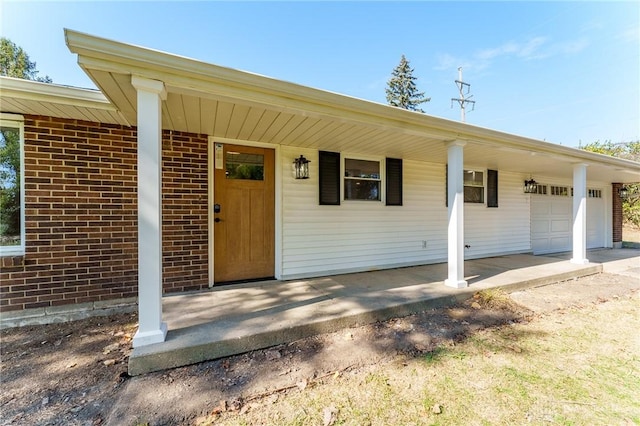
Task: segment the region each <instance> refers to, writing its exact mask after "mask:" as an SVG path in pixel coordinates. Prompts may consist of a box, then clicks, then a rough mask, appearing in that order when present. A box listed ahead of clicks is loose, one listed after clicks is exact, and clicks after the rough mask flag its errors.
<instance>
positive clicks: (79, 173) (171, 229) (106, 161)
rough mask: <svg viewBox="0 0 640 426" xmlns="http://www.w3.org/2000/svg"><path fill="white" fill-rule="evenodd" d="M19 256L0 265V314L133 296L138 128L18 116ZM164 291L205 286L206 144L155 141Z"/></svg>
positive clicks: (192, 139) (190, 139)
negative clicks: (21, 161)
mask: <svg viewBox="0 0 640 426" xmlns="http://www.w3.org/2000/svg"><path fill="white" fill-rule="evenodd" d="M24 128H25V141H24V151H25V170H24V177H25V194H24V196H25V216H26V221H25V232H26V238H25V243H26V251H25V255H24V256H10V257H4V258H2V259H1V270H0V308H1V309H2V311H15V310H23V309H31V308H47V307H52V306H60V305H67V304H78V303H88V302H96V301H105V300H114V299H126V298H131V297H136V296H137V294H138V290H137V277H138V264H137V262H138V259H137V258H138V255H137V238H138V233H137V172H136V165H137V157H136V129H135V128H131V127H124V126H119V125H109V124H99V123H92V122H84V121H78V120H65V119H58V118H51V117H43V116H26V117H25V123H24ZM163 139H164V140H163V253H164V254H163V268H164V280H163V283H162V284H163V291H164V292H179V291H185V290H198V289H202V288H206V287H207V285H208V279H207V276H208V240H207V235H208V234H207V220H208V211H207V137H206V136H201V135H191V134H184V133H177V132H171V133H169V132H164V133H163Z"/></svg>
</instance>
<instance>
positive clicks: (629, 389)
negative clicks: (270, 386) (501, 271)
mask: <svg viewBox="0 0 640 426" xmlns="http://www.w3.org/2000/svg"><path fill="white" fill-rule="evenodd" d="M638 330H640V295H639V294H638V293H633V294H631V295H627V296H624V297H619V298H615V299H613V300H611V301H608V302H605V303H600V304H590V305H588V306H584V307H581V308H569V309H564V310H559V311H555V312H552V313H550V314H546V315H543V316H541V317H537V318H535V319H533V320H532V321H530V322H528V323H518V324H512V325H507V326H502V327H499V328H494V329H488V330H483V331H480V332H478V333H476V334H474V335H473V336H472V337H470V338H469V339H467V340H465V341H463V342H461V343H458V344H453V343H451V344H450V345H445V346H442V347H440V348H439V349H437V350H435V351H433V352H430V353H428V354H427V355H426V356H423V357H419V358H411V359H405V358H401V357H398V358H397V359H396V360H395V361H393V362H390V363H386V364H376V365H371V366H369V367H368V368H367V369H365V370H364V371H363V370H359V371H353V372H350V371H346V372H338V373H336V374H334V375H329V376H327V377H325V378H322V379H320V380H318V381H315V382H314V383H312V384H309V385H308V386H304V385H303V386H300V389H295V390H294V391H291V392H289V393H287V394H273V395H271V396H270V397H266V398H264V399H263V400H259V401H255V402H254V403H252V404H250V405H248V406H247V409H245V410H243V411H244V412H241V413H238V412H235V413H229V412H227V413H222V414H220V415H212V416H209V417H204V418H200V419H199V421H200V424H201V425H207V424H216V425H262V424H264V425H324V426H328V425H358V426H360V425H460V424H465V425H514V424H532V425H543V424H544V425H548V424H555V425H634V424H635V425H640V399H639V397H638V395H640V334H639V332H638Z"/></svg>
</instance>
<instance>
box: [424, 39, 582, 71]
mask: <svg viewBox="0 0 640 426" xmlns="http://www.w3.org/2000/svg"><path fill="white" fill-rule="evenodd" d="M588 46H589V40H588V39H587V38H585V37H583V38H580V39H577V40H567V41H563V42H556V43H552V42H551V40H550V39H549V38H548V37H542V36H537V37H531V38H529V39H527V40H524V41H521V42H516V41H508V42H505V43H503V44H501V45H499V46H497V47H490V48H485V49H480V50H477V51H476V52H475V53H474V54H473V55H472V57H471V59H462V58H456V57H454V56H453V55H450V54H440V55H439V56H438V57H437V61H438V65H437V66H436V67H435V68H436V69H438V70H444V69H451V68H453V67H454V66H455V67H458V66H464V67H465V68H473V69H475V70H478V71H479V70H484V69H486V68H489V67H490V66H491V64H492V63H493V61H495V60H498V59H500V58H508V57H513V58H519V59H521V60H525V61H531V60H540V59H545V58H549V57H551V56H555V55H568V54H575V53H578V52H581V51H582V50H584V49H586V48H587V47H588ZM463 64H464V65H463Z"/></svg>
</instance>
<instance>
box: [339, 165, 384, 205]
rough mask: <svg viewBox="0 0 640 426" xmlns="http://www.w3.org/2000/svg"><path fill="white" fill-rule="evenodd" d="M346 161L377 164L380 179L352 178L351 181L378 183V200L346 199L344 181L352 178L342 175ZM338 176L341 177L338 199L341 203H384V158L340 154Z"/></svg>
mask: <svg viewBox="0 0 640 426" xmlns="http://www.w3.org/2000/svg"><path fill="white" fill-rule="evenodd" d="M347 160H362V161H372V162H376V163H378V171H379V172H380V179H371V178H353V179H359V180H372V181H379V182H380V199H379V200H357V199H351V198H346V195H345V193H344V185H345V181H346V180H347V179H352V178H349V177H347V176H345V175H344V172H345V169H346V163H347ZM340 176H341V185H340V198H341V200H342V201H345V202H347V203H351V202H354V203H361V202H365V203H382V204H384V202H385V162H384V158H381V157H371V156H366V155H358V154H349V153H344V154H341V156H340Z"/></svg>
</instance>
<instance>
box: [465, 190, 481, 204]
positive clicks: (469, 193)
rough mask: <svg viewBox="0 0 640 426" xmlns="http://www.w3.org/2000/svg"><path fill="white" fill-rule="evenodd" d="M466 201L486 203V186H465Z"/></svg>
mask: <svg viewBox="0 0 640 426" xmlns="http://www.w3.org/2000/svg"><path fill="white" fill-rule="evenodd" d="M464 202H465V203H484V188H483V187H481V186H480V187H479V186H465V187H464Z"/></svg>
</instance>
